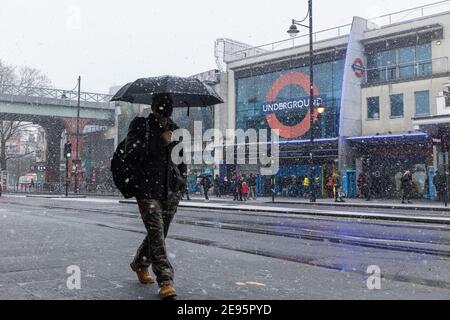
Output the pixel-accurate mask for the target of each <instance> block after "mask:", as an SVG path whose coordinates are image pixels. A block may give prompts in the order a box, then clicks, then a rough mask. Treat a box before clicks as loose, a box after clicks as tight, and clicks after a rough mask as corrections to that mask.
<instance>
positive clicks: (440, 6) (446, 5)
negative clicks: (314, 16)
mask: <svg viewBox="0 0 450 320" xmlns="http://www.w3.org/2000/svg"><path fill="white" fill-rule="evenodd" d="M446 11H450V0H445V1H439V2H435V3H430V4H427V5H424V6H421V7H415V8H411V9H406V10H402V11H397V12H393V13H390V14H386V15H382V16H379V17H375V18H370V19H367V21H369V22H372V23H374V24H376V25H377V26H378V27H380V26H386V25H390V24H394V23H399V22H404V21H409V20H413V19H417V18H423V17H425V16H430V15H433V14H438V13H443V12H446ZM286 23H288V22H286ZM351 26H352V24H351V23H350V24H345V25H341V26H337V27H333V28H329V29H324V30H320V31H317V32H314V33H313V41H314V42H318V41H323V40H329V39H332V38H336V37H341V36H345V35H348V34H349V33H350V29H351ZM368 28H370V29H373V27H371V26H370V25H369V24H368ZM308 42H309V37H308V34H304V35H300V36H297V37H295V38H289V39H284V40H280V41H276V42H272V43H268V44H264V45H261V46H256V47H249V48H244V49H238V50H232V49H231V50H228V51H227V50H224V59H223V60H224V61H225V62H227V63H228V62H232V61H236V60H240V59H244V58H248V57H253V56H259V55H261V54H265V53H268V52H274V51H278V50H283V49H289V48H293V47H296V46H300V45H305V44H307V43H308Z"/></svg>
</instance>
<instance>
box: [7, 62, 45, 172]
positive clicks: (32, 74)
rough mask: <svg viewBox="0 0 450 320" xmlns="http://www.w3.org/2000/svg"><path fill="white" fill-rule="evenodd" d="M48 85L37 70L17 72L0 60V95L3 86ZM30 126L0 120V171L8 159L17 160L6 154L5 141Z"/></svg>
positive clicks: (18, 122) (24, 123)
mask: <svg viewBox="0 0 450 320" xmlns="http://www.w3.org/2000/svg"><path fill="white" fill-rule="evenodd" d="M50 84H51V82H50V80H49V78H48V77H47V76H46V75H45V74H44V73H42V72H41V71H40V70H38V69H35V68H31V67H27V66H25V67H21V68H19V69H18V70H17V68H15V67H13V66H10V65H7V64H5V63H3V62H2V61H1V60H0V94H1V93H3V92H4V91H3V90H4V88H5V86H8V85H17V86H23V87H26V88H31V87H49V86H50ZM25 94H26V92H25ZM30 125H31V124H30V123H27V122H22V121H5V120H0V170H6V169H7V162H8V159H11V158H17V155H9V154H8V152H7V148H6V143H7V141H8V140H10V139H11V138H13V137H16V136H17V135H20V133H21V131H22V130H23V129H25V128H26V127H29V126H30ZM22 156H25V155H22Z"/></svg>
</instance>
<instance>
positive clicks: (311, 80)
mask: <svg viewBox="0 0 450 320" xmlns="http://www.w3.org/2000/svg"><path fill="white" fill-rule="evenodd" d="M308 17H309V24H308V25H304V24H303V23H302V22H303V21H305V20H306V19H307V18H308ZM312 17H313V15H312V0H308V14H307V16H306V17H305V18H304V19H303V20H301V21H297V20H295V19H292V25H291V27H290V28H289V30H288V31H287V33H288V34H289V35H290V36H291V37H293V38H294V37H296V36H297V35H298V33H299V32H300V31H299V30H298V29H297V26H302V27H305V28H308V29H309V117H310V119H309V121H310V153H309V160H310V165H311V170H310V178H309V181H310V185H311V182H313V179H314V174H313V170H312V166H313V163H314V162H313V147H314V71H313V66H314V52H313V19H312ZM310 200H311V201H314V202H315V199H314V197H313V196H312V192H311V196H310Z"/></svg>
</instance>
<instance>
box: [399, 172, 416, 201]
mask: <svg viewBox="0 0 450 320" xmlns="http://www.w3.org/2000/svg"><path fill="white" fill-rule="evenodd" d="M401 186H402V203H405V200H406V201H408V203H412V202H411V193H412V188H413V185H412V174H411V171H409V170H406V171H405V173H404V174H403V177H402V180H401Z"/></svg>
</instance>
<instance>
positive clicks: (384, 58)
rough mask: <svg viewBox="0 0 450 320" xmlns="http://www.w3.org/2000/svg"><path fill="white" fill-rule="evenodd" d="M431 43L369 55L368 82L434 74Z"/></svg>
mask: <svg viewBox="0 0 450 320" xmlns="http://www.w3.org/2000/svg"><path fill="white" fill-rule="evenodd" d="M431 59H432V56H431V43H425V44H422V45H416V46H410V47H404V48H398V49H391V50H385V51H381V52H376V53H372V54H369V55H367V83H376V82H385V81H392V80H399V79H413V78H416V77H423V76H428V75H431V74H432V60H431Z"/></svg>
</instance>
